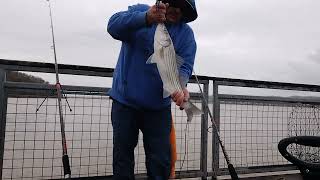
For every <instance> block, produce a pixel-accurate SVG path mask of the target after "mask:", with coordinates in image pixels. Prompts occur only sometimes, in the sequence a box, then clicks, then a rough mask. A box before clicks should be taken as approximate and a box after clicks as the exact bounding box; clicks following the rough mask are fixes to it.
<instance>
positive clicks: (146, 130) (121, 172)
mask: <svg viewBox="0 0 320 180" xmlns="http://www.w3.org/2000/svg"><path fill="white" fill-rule="evenodd" d="M111 121H112V126H113V177H114V179H115V180H123V179H134V148H135V147H136V145H137V143H138V134H139V129H140V130H141V131H142V133H143V144H144V150H145V154H146V167H147V174H148V179H157V180H158V179H159V180H166V179H168V178H169V175H170V163H171V156H170V140H169V138H170V130H171V107H170V106H168V107H167V108H165V109H162V110H159V111H149V110H148V111H140V110H136V109H134V108H131V107H128V106H126V105H124V104H121V103H119V102H117V101H115V100H114V101H113V103H112V111H111Z"/></svg>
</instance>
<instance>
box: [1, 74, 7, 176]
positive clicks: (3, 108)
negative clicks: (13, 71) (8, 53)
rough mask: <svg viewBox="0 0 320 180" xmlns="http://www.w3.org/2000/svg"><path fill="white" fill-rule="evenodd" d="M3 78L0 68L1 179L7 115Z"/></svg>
mask: <svg viewBox="0 0 320 180" xmlns="http://www.w3.org/2000/svg"><path fill="white" fill-rule="evenodd" d="M5 80H6V71H5V70H4V69H0V179H2V170H3V154H4V138H5V130H6V116H7V115H6V113H7V94H6V91H5V87H4V83H5Z"/></svg>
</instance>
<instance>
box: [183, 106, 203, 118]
mask: <svg viewBox="0 0 320 180" xmlns="http://www.w3.org/2000/svg"><path fill="white" fill-rule="evenodd" d="M183 108H184V110H185V111H186V113H187V122H191V120H192V118H193V116H195V115H200V114H203V112H202V111H201V110H200V109H199V108H198V107H197V106H196V105H194V104H193V103H191V102H190V101H187V102H185V103H184V104H183Z"/></svg>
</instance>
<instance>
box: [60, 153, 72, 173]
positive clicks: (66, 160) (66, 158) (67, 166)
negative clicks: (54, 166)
mask: <svg viewBox="0 0 320 180" xmlns="http://www.w3.org/2000/svg"><path fill="white" fill-rule="evenodd" d="M62 163H63V170H64V176H65V177H67V176H69V177H70V176H71V170H70V164H69V156H68V155H67V154H65V155H63V156H62Z"/></svg>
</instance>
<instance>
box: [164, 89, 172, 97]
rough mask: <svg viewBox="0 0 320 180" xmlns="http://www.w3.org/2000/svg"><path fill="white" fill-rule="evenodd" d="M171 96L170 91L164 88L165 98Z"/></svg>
mask: <svg viewBox="0 0 320 180" xmlns="http://www.w3.org/2000/svg"><path fill="white" fill-rule="evenodd" d="M169 96H171V94H170V92H169V91H167V90H165V89H164V88H163V98H167V97H169Z"/></svg>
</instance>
